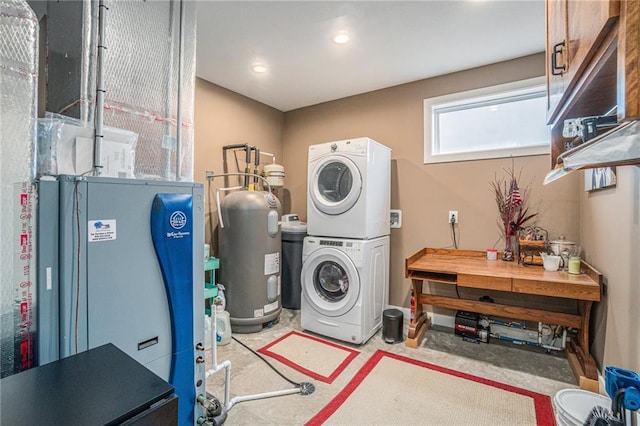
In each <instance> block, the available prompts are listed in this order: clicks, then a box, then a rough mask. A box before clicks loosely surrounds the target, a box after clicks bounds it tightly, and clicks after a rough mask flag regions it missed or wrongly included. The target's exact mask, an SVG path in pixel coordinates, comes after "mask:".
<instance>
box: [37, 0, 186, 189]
mask: <svg viewBox="0 0 640 426" xmlns="http://www.w3.org/2000/svg"><path fill="white" fill-rule="evenodd" d="M181 3H182V4H181ZM105 4H106V6H107V10H106V11H105V14H104V15H105V22H106V24H105V40H104V41H103V44H104V45H105V46H106V50H105V54H104V64H103V66H104V68H103V75H104V89H105V106H104V114H105V116H104V124H105V125H106V126H110V127H115V128H120V129H125V130H130V131H133V132H135V133H137V134H138V135H139V136H138V144H137V147H136V153H135V171H134V172H135V176H136V178H140V179H156V180H184V181H193V139H194V132H193V116H194V94H195V52H196V50H195V47H196V44H195V43H196V18H195V12H196V10H195V8H196V5H195V2H192V1H184V2H181V1H180V0H172V1H143V0H119V1H113V0H106V1H105ZM98 9H99V7H98V2H97V1H95V0H92V1H85V2H80V1H65V2H56V1H49V2H48V5H47V17H48V20H47V22H48V31H47V34H48V50H49V52H48V55H47V56H48V61H49V66H48V78H49V81H48V87H49V89H48V90H49V92H48V99H47V110H48V111H50V112H55V113H61V114H65V115H69V116H71V117H75V118H79V119H81V120H83V121H85V122H87V123H88V124H89V125H93V121H94V119H95V98H96V87H95V84H96V67H97V60H96V58H97V56H96V52H97V45H98V34H97V33H98V31H97V29H98ZM69 14H71V15H73V16H75V15H78V14H79V15H81V16H82V19H81V20H77V21H73V20H70V19H69ZM181 14H182V16H181ZM74 22H76V24H74ZM80 23H81V24H80ZM76 26H77V27H76ZM69 33H71V34H69ZM181 33H182V38H183V43H182V51H181V49H180V48H181V44H180V37H181ZM181 54H182V58H183V69H182V85H181V97H182V102H181V105H182V111H181V116H182V134H181V135H180V138H181V148H180V152H181V162H180V164H181V176H180V177H178V178H176V143H177V142H176V137H177V119H178V87H179V80H178V77H179V65H180V55H181ZM76 70H77V72H76Z"/></svg>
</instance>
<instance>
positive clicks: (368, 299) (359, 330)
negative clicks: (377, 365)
mask: <svg viewBox="0 0 640 426" xmlns="http://www.w3.org/2000/svg"><path fill="white" fill-rule="evenodd" d="M301 279H302V300H301V304H300V322H301V326H302V328H304V329H305V330H308V331H312V332H314V333H318V334H321V335H323V336H327V337H331V338H334V339H338V340H342V341H345V342H350V343H355V344H363V343H365V342H366V341H367V340H369V338H371V336H373V335H374V334H375V333H376V331H378V329H380V327H381V326H382V312H383V310H384V308H385V306H386V305H387V304H388V299H389V236H384V237H379V238H374V239H371V240H350V239H338V238H324V237H306V238H305V239H304V244H303V249H302V273H301Z"/></svg>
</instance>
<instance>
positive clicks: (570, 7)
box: [567, 0, 620, 78]
mask: <svg viewBox="0 0 640 426" xmlns="http://www.w3.org/2000/svg"><path fill="white" fill-rule="evenodd" d="M567 14H568V16H567V22H568V26H567V33H568V34H567V35H568V37H569V46H568V47H569V57H570V64H571V68H572V70H571V71H570V74H571V75H574V74H577V75H580V74H581V73H582V71H583V70H584V68H586V66H587V65H588V63H589V61H590V60H591V58H592V57H593V54H594V53H595V51H596V50H597V48H598V47H599V46H600V43H601V42H602V40H603V39H604V38H605V36H606V35H607V33H608V30H609V29H611V27H612V26H613V23H614V22H615V20H616V18H617V17H618V16H620V2H619V1H618V0H606V1H584V0H568V2H567ZM570 78H573V77H570Z"/></svg>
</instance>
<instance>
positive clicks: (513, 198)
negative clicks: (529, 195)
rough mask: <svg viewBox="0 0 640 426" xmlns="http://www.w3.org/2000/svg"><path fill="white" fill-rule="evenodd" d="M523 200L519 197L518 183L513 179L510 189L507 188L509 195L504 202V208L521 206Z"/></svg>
mask: <svg viewBox="0 0 640 426" xmlns="http://www.w3.org/2000/svg"><path fill="white" fill-rule="evenodd" d="M523 202H524V200H523V199H522V196H521V195H520V188H518V182H516V180H515V179H513V180H512V181H511V188H509V195H508V196H507V198H506V200H505V207H507V208H508V207H509V206H513V207H516V206H521V205H522V203H523Z"/></svg>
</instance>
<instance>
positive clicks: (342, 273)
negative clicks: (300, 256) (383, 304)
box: [301, 248, 360, 317]
mask: <svg viewBox="0 0 640 426" xmlns="http://www.w3.org/2000/svg"><path fill="white" fill-rule="evenodd" d="M301 276H302V294H303V295H304V297H305V299H306V300H307V302H308V303H309V304H310V305H311V306H312V307H313V308H314V309H315V310H316V311H317V312H319V313H320V314H322V315H324V316H328V317H339V316H342V315H344V314H346V313H347V312H349V311H350V310H351V308H353V307H354V306H355V304H356V303H357V301H358V296H359V295H360V277H359V276H358V270H357V269H356V267H355V265H354V264H353V261H352V260H351V259H350V258H349V256H347V255H346V254H345V253H343V252H342V251H340V250H337V249H334V248H322V249H319V250H317V251H315V252H313V253H312V254H311V255H310V256H309V257H308V258H306V259H305V261H304V262H303V264H302V273H301Z"/></svg>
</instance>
